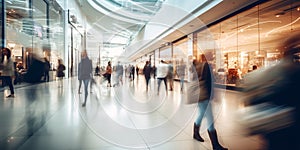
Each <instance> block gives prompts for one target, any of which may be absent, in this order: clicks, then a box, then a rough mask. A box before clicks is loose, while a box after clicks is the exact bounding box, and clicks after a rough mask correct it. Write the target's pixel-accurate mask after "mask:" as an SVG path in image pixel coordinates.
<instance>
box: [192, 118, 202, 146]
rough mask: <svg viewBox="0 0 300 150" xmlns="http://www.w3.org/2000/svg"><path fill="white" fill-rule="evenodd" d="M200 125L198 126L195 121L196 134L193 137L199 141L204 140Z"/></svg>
mask: <svg viewBox="0 0 300 150" xmlns="http://www.w3.org/2000/svg"><path fill="white" fill-rule="evenodd" d="M199 130H200V126H197V125H196V123H194V134H193V138H194V139H195V140H197V141H199V142H204V139H203V138H202V137H201V136H200V134H199Z"/></svg>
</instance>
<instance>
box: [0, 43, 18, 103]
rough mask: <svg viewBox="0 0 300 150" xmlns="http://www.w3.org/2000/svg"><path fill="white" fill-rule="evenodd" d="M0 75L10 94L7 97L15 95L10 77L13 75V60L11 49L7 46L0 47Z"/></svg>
mask: <svg viewBox="0 0 300 150" xmlns="http://www.w3.org/2000/svg"><path fill="white" fill-rule="evenodd" d="M1 66H2V67H1V68H2V70H1V76H2V79H3V81H4V82H5V84H6V85H8V86H9V89H10V95H8V96H7V98H9V97H11V98H13V97H15V95H14V94H15V92H14V86H13V84H12V77H13V76H14V75H15V68H14V62H13V60H12V59H11V51H10V49H8V48H2V49H1Z"/></svg>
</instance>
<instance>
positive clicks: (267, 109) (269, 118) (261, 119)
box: [238, 102, 295, 135]
mask: <svg viewBox="0 0 300 150" xmlns="http://www.w3.org/2000/svg"><path fill="white" fill-rule="evenodd" d="M294 110H295V108H293V107H288V106H278V105H275V104H272V103H270V102H264V103H260V104H256V105H249V106H246V107H244V108H242V109H240V110H239V115H240V116H238V118H240V119H239V122H240V124H241V125H242V126H243V127H244V128H245V129H246V130H245V131H246V133H247V135H255V134H268V133H271V132H274V131H277V130H280V129H283V128H286V127H288V126H289V125H291V124H293V123H294V120H295V118H294V117H295V114H294Z"/></svg>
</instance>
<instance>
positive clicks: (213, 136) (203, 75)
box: [193, 55, 227, 150]
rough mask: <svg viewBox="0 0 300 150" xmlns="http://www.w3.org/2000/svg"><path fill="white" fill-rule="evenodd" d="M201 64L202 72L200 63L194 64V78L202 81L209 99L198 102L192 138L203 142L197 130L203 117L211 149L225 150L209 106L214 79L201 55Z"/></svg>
mask: <svg viewBox="0 0 300 150" xmlns="http://www.w3.org/2000/svg"><path fill="white" fill-rule="evenodd" d="M202 63H204V65H203V64H202V66H203V67H204V68H203V72H202V67H198V66H201V64H200V63H197V62H194V68H196V72H197V75H196V77H198V80H199V81H200V79H201V80H204V82H205V86H206V89H207V93H208V95H209V98H208V99H207V100H204V101H199V102H198V108H199V109H198V110H199V115H198V117H197V119H196V120H195V122H194V133H193V138H194V139H196V140H197V141H200V142H204V139H203V138H202V137H201V136H200V134H199V130H200V127H201V123H202V119H203V117H205V118H206V121H207V125H208V129H207V132H208V135H209V138H210V141H211V144H212V147H213V149H214V150H227V148H224V147H223V146H222V145H220V143H219V141H218V135H217V131H216V129H215V126H214V116H213V112H212V106H211V100H213V98H214V92H213V90H214V87H213V82H214V81H213V80H214V77H213V74H212V71H211V69H210V66H209V64H208V63H207V60H206V58H205V55H202Z"/></svg>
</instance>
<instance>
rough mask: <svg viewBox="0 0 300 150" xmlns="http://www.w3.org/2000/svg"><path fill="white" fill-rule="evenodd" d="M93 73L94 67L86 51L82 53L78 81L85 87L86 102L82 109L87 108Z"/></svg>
mask: <svg viewBox="0 0 300 150" xmlns="http://www.w3.org/2000/svg"><path fill="white" fill-rule="evenodd" d="M92 73H93V66H92V61H91V60H90V59H89V58H88V56H87V52H86V50H84V51H82V53H81V61H80V63H79V66H78V76H79V77H78V79H79V82H80V80H81V81H82V82H83V85H84V102H83V104H82V107H85V105H86V100H87V96H88V85H89V82H90V81H91V78H92ZM91 84H92V83H91Z"/></svg>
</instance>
